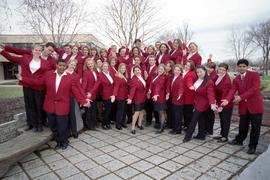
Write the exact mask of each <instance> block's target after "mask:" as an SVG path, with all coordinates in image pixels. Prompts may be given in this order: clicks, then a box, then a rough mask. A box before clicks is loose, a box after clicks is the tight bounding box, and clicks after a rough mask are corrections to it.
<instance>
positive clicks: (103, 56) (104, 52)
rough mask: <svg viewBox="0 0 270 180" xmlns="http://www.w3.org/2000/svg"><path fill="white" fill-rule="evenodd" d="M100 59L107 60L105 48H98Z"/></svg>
mask: <svg viewBox="0 0 270 180" xmlns="http://www.w3.org/2000/svg"><path fill="white" fill-rule="evenodd" d="M100 59H101V61H102V62H108V61H109V59H108V56H107V49H105V48H102V49H100Z"/></svg>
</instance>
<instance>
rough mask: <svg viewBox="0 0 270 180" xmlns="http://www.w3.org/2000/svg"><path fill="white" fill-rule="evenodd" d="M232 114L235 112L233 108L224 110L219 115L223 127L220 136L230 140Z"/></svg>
mask: <svg viewBox="0 0 270 180" xmlns="http://www.w3.org/2000/svg"><path fill="white" fill-rule="evenodd" d="M232 112H233V108H230V109H223V110H222V111H221V112H220V113H219V118H220V127H221V131H220V135H221V136H222V137H225V138H228V134H229V131H230V125H231V117H232Z"/></svg>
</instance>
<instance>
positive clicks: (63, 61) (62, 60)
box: [57, 59, 66, 64]
mask: <svg viewBox="0 0 270 180" xmlns="http://www.w3.org/2000/svg"><path fill="white" fill-rule="evenodd" d="M59 63H66V61H65V60H64V59H58V61H57V64H59Z"/></svg>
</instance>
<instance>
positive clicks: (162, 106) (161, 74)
mask: <svg viewBox="0 0 270 180" xmlns="http://www.w3.org/2000/svg"><path fill="white" fill-rule="evenodd" d="M157 71H158V73H157V76H156V77H155V78H154V79H153V80H152V81H151V82H150V87H149V90H148V93H147V96H148V98H152V99H153V101H154V111H157V112H158V114H159V120H160V129H159V131H157V133H162V132H163V131H164V125H165V112H166V109H167V103H166V76H165V65H164V64H160V65H159V66H158V69H157Z"/></svg>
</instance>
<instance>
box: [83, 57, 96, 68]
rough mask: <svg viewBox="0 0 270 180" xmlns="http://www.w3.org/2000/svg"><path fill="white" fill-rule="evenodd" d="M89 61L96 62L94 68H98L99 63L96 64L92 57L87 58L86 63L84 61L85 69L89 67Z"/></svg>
mask: <svg viewBox="0 0 270 180" xmlns="http://www.w3.org/2000/svg"><path fill="white" fill-rule="evenodd" d="M88 62H93V63H94V68H93V69H94V70H96V69H97V64H96V62H95V61H94V60H93V59H91V58H87V59H86V60H85V63H84V65H83V69H84V70H85V69H89V68H88V66H87V63H88Z"/></svg>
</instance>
